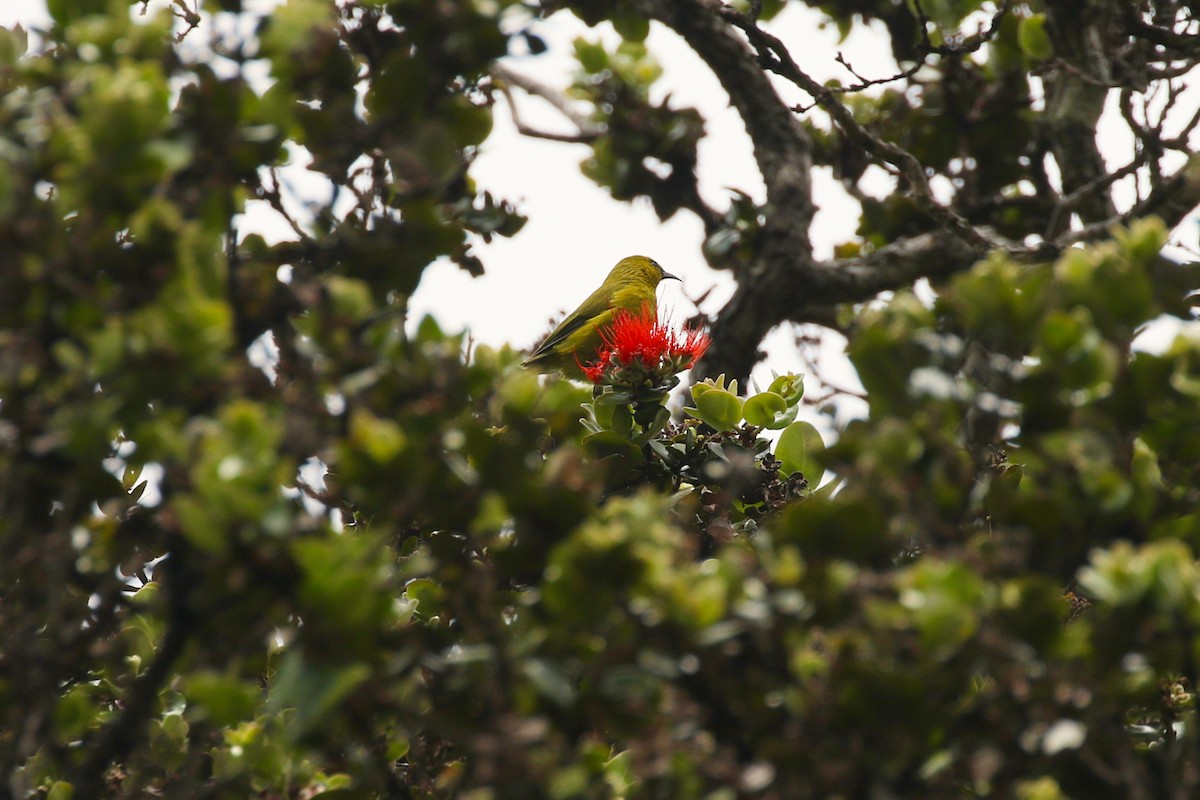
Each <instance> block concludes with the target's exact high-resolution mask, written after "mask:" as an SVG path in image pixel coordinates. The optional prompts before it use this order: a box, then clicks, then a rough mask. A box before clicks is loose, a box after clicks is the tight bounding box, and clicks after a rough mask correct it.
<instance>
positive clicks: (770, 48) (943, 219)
mask: <svg viewBox="0 0 1200 800" xmlns="http://www.w3.org/2000/svg"><path fill="white" fill-rule="evenodd" d="M726 16H728V17H729V18H730V19H731V20H732V21H733V22H734V24H735V25H737V26H738V27H739V28H741V29H742V30H743V31H745V33H746V35H747V36H748V37H749V38H750V41H751V43H752V44H753V45H754V47H755V48H756V49H757V51H758V53H759V58H760V60H761V61H762V62H763V65H764V66H765V67H766V68H767V69H769V70H771V71H772V72H774V73H776V74H777V75H780V76H781V77H784V78H786V79H788V80H789V81H791V82H792V83H794V84H796V85H797V86H799V87H800V88H801V89H803V90H804V91H805V92H807V93H808V94H809V95H810V96H811V97H812V98H813V99H814V100H816V101H817V103H818V104H819V105H820V106H821V107H822V108H823V109H825V111H827V112H828V113H829V115H830V116H831V117H833V119H834V121H835V122H836V123H837V125H838V127H840V128H841V129H842V131H843V132H844V133H845V134H846V135H847V136H848V137H849V138H850V139H851V140H852V141H854V142H855V143H856V144H857V145H858V146H859V147H861V148H863V150H865V151H866V152H867V153H868V154H869V155H871V156H872V157H873V158H875V159H878V160H881V161H884V162H886V163H888V164H891V165H892V166H894V167H896V169H898V170H899V171H900V173H901V174H902V175H903V176H904V178H905V179H906V180H907V181H908V184H909V189H910V191H911V192H912V194H913V198H914V200H915V201H916V203H917V205H918V206H920V208H921V209H922V210H923V211H925V213H926V214H928V215H929V216H930V217H932V218H933V219H934V221H936V222H937V223H938V224H940V225H941V226H943V227H945V228H946V229H947V230H949V231H951V232H953V233H954V235H956V236H958V237H959V238H960V239H962V240H963V241H964V242H966V243H967V244H969V245H971V246H972V247H974V248H976V249H978V250H981V251H987V250H992V249H995V248H996V247H997V244H996V243H995V242H994V241H992V240H991V239H989V238H988V237H986V236H984V235H983V234H982V233H980V232H979V231H978V230H976V229H975V227H974V226H972V225H971V223H969V222H967V220H965V219H964V218H963V217H961V216H959V215H958V214H957V213H955V212H954V211H953V210H951V209H950V208H948V207H946V206H944V205H942V204H941V203H939V202H938V201H937V199H936V198H935V197H934V196H933V191H932V190H931V189H930V187H929V179H928V178H927V177H926V175H925V167H924V166H923V165H922V164H921V162H920V161H918V160H917V158H916V157H915V156H914V155H913V154H912V153H910V152H908V151H907V150H905V149H903V148H901V147H899V146H897V145H895V144H892V143H891V142H889V141H886V140H884V139H881V138H879V137H878V136H876V135H875V134H873V133H871V132H870V131H868V130H867V129H866V128H865V127H863V125H862V124H861V123H860V122H859V121H858V120H857V119H855V118H854V115H853V114H852V113H851V112H850V109H848V108H846V106H845V105H844V104H843V103H842V102H841V101H840V100H838V99H837V97H836V96H834V94H833V93H832V92H831V91H829V90H828V89H827V88H826V87H824V86H822V85H821V84H819V83H818V82H817V81H816V80H815V79H813V78H812V77H811V76H809V75H808V73H806V72H804V70H802V69H800V66H799V65H798V64H797V63H796V62H795V60H794V59H793V58H792V56H791V54H790V53H788V51H787V48H786V47H784V45H783V42H781V41H780V40H779V39H778V38H776V37H775V36H773V35H771V34H769V33H767V32H766V31H764V30H762V29H761V28H759V27H758V26H757V25H756V24H754V23H752V22H751V21H750V20H748V19H746V18H745V17H744V16H742V15H740V14H736V13H727V15H726ZM797 110H799V109H797Z"/></svg>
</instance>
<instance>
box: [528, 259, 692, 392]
mask: <svg viewBox="0 0 1200 800" xmlns="http://www.w3.org/2000/svg"><path fill="white" fill-rule="evenodd" d="M666 278H671V279H672V280H679V278H677V277H676V276H674V275H672V274H671V273H669V272H665V271H664V270H663V268H662V267H660V266H659V265H658V262H656V261H655V260H654V259H652V258H647V257H646V256H629V257H628V258H622V259H621V260H620V261H618V262H617V265H616V266H615V267H613V268H612V272H610V273H608V277H607V278H605V279H604V283H602V284H600V288H599V289H597V290H596V291H594V292H592V293H591V294H590V295H588V298H587V299H586V300H584V301H583V302H582V303H581V304H580V305H579V308H577V309H575V310H574V311H572V312H571V313H570V314H568V315H567V317H566V319H564V320H563V321H562V322H560V323H558V326H557V327H555V329H554V330H552V331H550V335H549V336H547V337H546V338H545V340H544V341H543V342H542V343H541V344H539V345H538V346H537V347H536V348H534V351H533V352H532V353H530V354H529V358H527V359H525V362H524V366H526V367H532V368H534V369H536V370H538V371H539V372H552V371H554V370H556V369H557V370H561V371H562V372H563V373H564V374H566V375H570V376H573V377H578V376H580V375H581V374H582V373H580V371H579V365H580V364H581V363H582V364H587V363H588V362H590V361H595V360H596V353H597V351H598V350H599V349H600V345H601V344H603V339H602V338H601V335H600V330H601V329H602V328H605V327H607V326H608V325H611V324H612V321H613V312H614V311H615V310H616V309H618V308H623V309H626V310H627V311H630V312H632V313H635V314H636V313H639V312H640V311H641V310H642V308H648V309H649V310H650V311H651V313H657V310H658V305H657V302H656V298H655V290H656V289H657V288H658V284H659V282H660V281H662V280H664V279H666Z"/></svg>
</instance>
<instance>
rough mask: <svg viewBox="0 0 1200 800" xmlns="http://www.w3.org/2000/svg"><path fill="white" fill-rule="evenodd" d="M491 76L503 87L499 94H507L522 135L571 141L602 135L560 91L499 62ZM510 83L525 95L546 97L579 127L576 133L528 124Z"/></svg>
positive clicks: (510, 108)
mask: <svg viewBox="0 0 1200 800" xmlns="http://www.w3.org/2000/svg"><path fill="white" fill-rule="evenodd" d="M492 78H493V79H494V80H495V85H496V88H497V89H499V90H500V93H501V94H503V95H504V99H505V100H507V101H508V108H509V113H510V114H511V115H512V121H513V124H514V125H515V126H516V127H517V130H518V131H519V132H520V133H522V134H523V135H525V136H532V137H535V138H538V139H549V140H550V141H554V142H567V143H572V144H588V143H591V142H594V141H596V139H598V138H600V136H602V135H603V133H604V131H603V130H602V129H601V128H599V127H597V126H596V125H595V124H594V123H593V122H592V121H591V120H590V119H588V118H587V116H586V115H584V114H581V113H580V112H579V111H577V110H576V109H574V108H572V107H571V105H570V104H569V103H567V101H566V99H565V98H564V97H563V96H562V94H561V93H560V92H557V91H555V90H554V89H552V88H551V87H549V86H547V85H545V84H544V83H541V82H540V81H536V80H534V79H533V78H530V77H528V76H526V75H522V74H520V73H519V72H514V71H513V70H511V69H509V68H508V67H506V66H505V65H503V64H500V63H496V64H493V65H492ZM510 86H516V87H517V88H518V89H521V90H522V91H524V92H525V93H526V94H530V95H533V96H534V97H540V98H541V99H543V100H545V101H546V102H547V103H549V104H550V105H551V106H553V107H554V108H555V110H557V111H558V112H559V113H560V114H562V115H563V116H564V117H566V118H567V119H568V120H569V121H570V122H571V123H572V124H573V125H574V126H575V127H576V129H577V130H576V132H575V133H554V132H551V131H543V130H540V129H538V128H534V127H532V126H530V125H527V124H526V123H525V122H524V121H523V120H522V119H521V114H520V111H519V110H518V108H517V103H516V101H515V100H514V98H513V94H512V90H511V89H510V88H509V87H510Z"/></svg>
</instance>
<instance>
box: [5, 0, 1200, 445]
mask: <svg viewBox="0 0 1200 800" xmlns="http://www.w3.org/2000/svg"><path fill="white" fill-rule="evenodd" d="M161 2H162V0H155V2H153V3H152V4H151V5H152V7H154V6H157V5H159V4H160V3H161ZM262 2H263V3H271V2H272V0H262ZM248 5H249V4H248ZM256 5H257V3H256ZM47 20H48V18H47V15H46V11H45V3H44V0H0V25H8V24H12V23H13V22H18V21H19V22H21V23H23V24H25V25H26V26H33V27H37V26H39V25H44V24H46V22H47ZM769 27H770V29H771V31H772V32H773V33H775V35H777V36H779V37H780V38H781V39H782V40H783V41H784V42H785V43H786V44H787V45H788V46H789V48H790V49H791V51H792V53H793V54H794V55H795V56H796V57H797V59H798V60H800V61H801V62H802V64H803V65H804V67H805V68H806V69H807V70H808V71H809V72H810V74H812V75H813V76H814V77H816V78H817V79H818V80H824V79H826V78H830V77H838V78H842V79H846V78H847V74H846V72H845V70H844V68H843V67H841V66H840V65H839V64H837V63H836V61H835V57H836V55H837V53H838V51H839V50H840V51H842V52H843V53H845V54H846V57H847V58H848V59H849V60H850V62H851V63H852V64H854V66H855V68H856V69H857V70H858V71H859V72H860V73H863V74H865V75H868V76H883V75H887V74H891V73H892V72H894V70H895V64H894V63H893V62H892V61H891V58H890V53H889V50H888V48H887V47H886V46H885V45H883V41H884V39H883V37H882V35H881V34H880V32H878V31H874V32H873V31H871V30H869V29H863V28H861V27H860V28H859V29H856V32H855V34H854V35H852V36H851V37H850V38H849V39H848V40H847V41H845V42H841V43H839V42H838V41H837V32H836V29H834V28H832V27H829V28H825V27H824V26H823V25H822V16H821V15H820V14H819V13H818V12H815V11H812V10H810V9H808V8H806V7H799V6H794V5H793V6H789V7H788V10H787V11H785V12H784V13H782V14H780V15H779V17H777V18H776V19H775V20H773V21H772V22H771V23H770V26H769ZM536 31H537V32H538V33H539V34H540V35H541V36H543V38H544V39H545V40H546V41H547V43H548V44H549V45H550V52H549V53H546V54H543V55H541V56H538V57H513V58H511V59H510V66H511V67H512V68H513V69H515V70H518V71H522V72H525V73H526V74H529V75H532V76H535V77H537V78H538V79H539V80H541V81H542V82H544V83H549V84H552V85H558V86H565V85H567V84H568V83H569V82H570V80H571V75H572V72H573V69H574V60H573V58H572V48H571V42H572V40H573V39H574V38H575V37H576V36H584V37H586V38H589V39H595V38H596V37H604V38H605V39H606V41H607V42H609V43H610V44H612V43H615V42H616V41H617V39H616V37H615V34H613V32H612V31H611V29H609V28H608V27H607V26H602V27H600V28H597V29H588V28H587V27H586V26H584V25H583V24H582V23H580V22H578V21H577V20H575V19H574V18H573V17H571V16H569V15H567V14H557V15H555V16H553V17H552V18H551V19H549V20H547V21H544V22H542V23H540V24H539V26H538V28H536ZM648 47H649V48H650V51H651V52H652V53H654V54H655V55H656V56H657V58H658V59H659V61H660V62H661V63H662V65H663V67H664V76H663V78H662V80H661V81H660V82H659V87H658V97H662V96H666V95H669V96H670V98H671V103H672V105H675V106H695V107H696V108H698V109H699V110H700V111H701V113H702V114H703V116H704V118H705V120H706V131H707V132H708V136H706V137H705V139H704V140H703V142H702V144H701V149H700V165H699V173H700V176H701V193H702V195H703V196H704V198H705V199H706V201H707V202H708V203H709V204H710V205H712V206H714V207H716V208H718V209H724V208H725V207H726V205H727V203H728V197H729V191H728V190H729V188H736V189H740V190H742V191H744V192H746V193H748V194H749V195H751V196H752V197H754V198H755V199H756V200H759V201H761V200H762V199H763V186H762V181H761V179H760V178H759V176H758V173H757V170H756V168H755V164H754V160H753V157H752V152H751V148H750V143H749V139H748V138H747V136H746V134H745V130H744V127H743V126H742V123H741V120H740V118H739V117H738V115H737V113H736V111H734V110H733V109H732V108H731V107H729V104H728V98H727V96H726V95H725V93H724V92H723V90H722V89H721V88H720V86H719V84H718V83H717V81H716V79H715V78H714V77H713V76H712V74H711V73H710V72H709V71H708V69H707V68H706V67H705V66H704V65H703V63H702V62H701V61H700V60H699V58H698V57H697V56H696V55H695V54H694V53H693V52H692V51H691V50H690V49H689V48H687V46H686V45H685V44H684V43H683V42H682V40H681V39H679V38H678V37H677V36H675V35H674V34H673V33H672V32H670V31H669V30H667V29H665V28H663V27H662V26H659V25H658V24H655V25H654V26H653V27H652V29H651V34H650V37H649V40H648ZM781 91H787V87H782V86H781ZM786 96H787V98H788V99H789V100H790V101H795V102H802V101H806V100H807V98H806V97H804V96H803V95H802V94H800V93H799V92H797V91H796V90H795V89H794V88H792V89H791V93H789V94H787V95H786ZM516 99H517V102H518V103H519V104H520V109H521V114H522V119H523V120H525V121H526V122H527V123H530V124H533V125H535V126H538V127H543V128H551V129H558V130H563V129H564V128H563V121H562V120H561V119H560V118H559V117H558V116H557V112H554V111H553V110H551V109H549V108H548V107H547V106H545V105H544V104H542V103H541V102H540V101H538V100H536V99H533V98H529V97H527V96H524V95H522V94H521V93H520V92H517V93H516ZM496 111H497V113H496V123H495V130H494V132H493V134H492V136H491V137H490V138H489V139H488V140H487V142H486V143H485V145H484V149H483V153H482V155H481V156H480V158H479V159H478V160H477V161H476V163H475V165H474V167H473V169H472V175H473V176H474V178H475V180H476V182H477V184H478V186H479V187H480V188H483V189H488V190H490V191H491V192H492V193H493V194H494V195H496V196H498V197H501V198H505V199H508V200H511V201H514V202H516V203H517V204H518V206H519V208H520V210H521V211H522V212H523V213H524V214H526V215H527V216H528V217H529V222H528V224H527V225H526V226H525V228H524V229H523V230H522V231H521V232H520V233H519V234H518V235H517V236H516V237H515V238H513V239H503V238H498V239H494V240H493V242H492V243H491V244H490V245H484V244H483V243H482V242H479V243H478V244H477V245H476V248H475V250H476V253H477V254H478V255H479V256H480V257H481V258H482V259H483V262H484V264H485V267H486V269H487V274H486V275H485V276H484V277H482V278H478V279H473V278H471V277H470V276H469V275H467V274H466V273H465V272H463V271H461V270H459V269H458V268H457V267H455V266H453V265H452V264H449V263H438V264H435V265H434V266H432V267H430V268H429V269H428V270H427V271H426V273H425V277H424V278H423V280H422V283H421V286H420V287H419V288H418V290H417V292H416V294H415V296H414V297H413V299H412V307H413V319H414V321H415V320H416V319H419V318H420V316H422V315H424V314H426V313H429V314H432V315H433V316H434V317H435V318H436V319H437V320H438V321H439V322H440V323H441V324H442V326H443V327H444V328H446V329H449V330H462V329H465V330H469V331H470V332H471V334H472V335H473V336H474V338H475V339H476V340H477V341H480V342H484V343H487V344H492V345H499V344H502V343H505V342H508V343H511V344H513V345H514V346H517V347H528V346H530V345H532V344H535V343H536V340H537V338H538V337H539V336H540V335H541V334H542V333H544V332H545V331H546V330H548V328H549V323H550V321H551V318H552V317H558V316H561V314H562V313H563V312H565V311H567V310H570V309H571V308H573V307H574V306H575V305H576V304H577V303H578V302H579V301H580V300H581V299H582V298H583V297H584V296H586V295H587V294H588V293H589V292H590V291H591V290H592V289H593V288H595V286H596V285H597V284H598V283H599V281H600V280H601V279H602V278H603V276H604V275H605V274H606V273H607V271H608V270H609V268H611V266H612V265H613V264H614V263H615V262H616V261H618V260H619V259H620V258H622V257H623V256H626V255H631V254H635V253H640V254H644V255H648V256H651V257H653V258H654V259H656V260H657V261H658V262H659V263H661V264H662V265H663V266H664V267H665V268H666V269H667V270H668V271H669V272H672V273H674V274H676V275H679V276H680V277H681V278H682V279H683V281H682V284H679V283H675V282H674V281H667V282H666V283H664V285H663V289H662V290H660V305H661V306H662V307H664V308H668V309H672V308H673V309H674V311H675V318H676V319H677V320H678V319H682V318H684V317H686V316H689V315H690V314H691V313H692V312H693V309H694V308H695V305H694V303H693V302H692V301H693V299H695V298H699V297H700V296H701V295H703V294H704V293H705V292H709V294H708V297H707V299H706V300H705V302H704V304H703V309H704V310H705V311H706V312H710V313H712V312H715V311H716V310H718V309H719V308H720V307H721V305H722V304H723V302H724V300H725V299H726V298H727V297H728V296H729V294H730V292H731V291H732V288H733V284H732V280H731V279H730V278H729V276H728V275H726V274H722V273H717V272H714V271H713V270H711V269H709V268H708V266H707V265H706V264H705V262H704V260H703V258H702V256H701V254H700V243H701V241H702V238H703V232H702V227H701V225H700V223H699V222H698V221H697V220H696V219H695V218H694V217H692V216H691V215H689V214H687V213H681V214H679V215H677V216H676V217H675V218H673V219H671V220H669V221H668V222H666V223H663V222H660V221H659V220H658V218H657V216H656V215H655V214H654V212H653V210H652V209H651V207H650V205H649V203H648V202H639V203H635V204H633V205H629V204H626V203H618V202H616V201H613V200H611V199H610V198H609V197H608V195H607V193H606V192H604V191H603V190H601V189H599V188H597V187H596V186H595V185H594V184H592V183H591V182H590V181H588V180H587V179H586V178H584V177H583V175H582V174H581V172H580V170H579V163H580V162H581V161H582V160H583V159H584V158H585V157H586V156H587V155H588V148H587V147H586V146H583V145H569V144H561V143H554V142H547V141H541V140H534V139H528V138H526V137H522V136H520V135H519V134H517V132H516V130H515V128H514V127H513V125H512V123H511V121H510V119H509V116H508V113H507V109H506V108H504V107H503V105H502V104H501V105H498V107H497V110H496ZM1102 146H1103V147H1104V149H1106V150H1108V151H1109V152H1111V153H1112V154H1113V155H1112V159H1113V161H1112V163H1123V161H1124V159H1126V158H1128V155H1127V154H1128V153H1129V152H1131V150H1130V145H1129V142H1128V137H1127V136H1125V137H1123V136H1119V135H1116V134H1114V135H1112V136H1107V137H1105V138H1104V140H1103V141H1102ZM292 179H293V180H294V182H295V185H296V186H297V187H299V188H300V189H301V191H303V186H304V183H305V178H304V170H303V169H302V168H299V167H298V168H297V169H296V170H295V171H293V173H292ZM888 186H889V182H888V179H886V178H883V179H881V180H880V181H877V182H876V184H875V185H874V186H871V187H869V191H872V192H874V193H879V194H883V193H886V191H887V190H888ZM815 187H816V202H817V204H818V206H819V208H820V210H819V212H818V215H817V219H816V224H815V226H814V228H813V240H814V243H815V245H816V247H817V254H818V255H819V256H825V255H828V254H829V253H830V252H831V250H832V247H833V245H834V244H837V243H839V242H843V241H846V240H848V239H850V238H851V237H852V235H853V232H854V228H855V226H856V222H857V215H858V206H857V203H855V202H854V201H852V200H850V199H849V198H848V197H847V196H846V194H845V193H844V192H843V191H842V189H841V188H840V186H839V185H838V184H837V182H836V181H834V180H833V179H832V178H831V177H830V176H829V175H828V173H827V172H826V171H823V170H822V171H818V174H817V175H816V176H815ZM242 227H243V230H248V229H251V228H259V229H261V230H262V231H263V232H264V233H265V234H266V235H268V236H272V235H274V236H276V237H283V236H286V231H285V229H284V228H283V226H282V223H281V222H280V221H279V220H278V219H277V218H275V217H274V215H273V214H272V213H271V212H269V211H267V212H265V213H263V212H262V210H261V209H260V210H251V211H250V213H248V218H247V222H246V224H245V225H243V226H242ZM1197 227H1198V226H1197V225H1195V224H1194V223H1191V224H1189V225H1185V226H1184V228H1185V229H1186V230H1183V231H1182V233H1183V235H1182V237H1177V239H1181V240H1182V243H1183V244H1185V245H1189V246H1192V247H1195V243H1196V231H1197ZM828 339H829V341H828V342H827V345H826V347H824V348H823V349H822V351H821V363H822V372H823V373H824V374H826V376H827V377H828V378H830V379H831V380H832V381H833V382H834V383H836V384H839V385H841V386H844V387H847V388H858V383H857V380H856V378H855V376H854V373H853V370H852V369H851V368H850V367H849V364H848V363H847V362H846V361H845V359H844V357H843V356H842V355H841V353H840V347H841V342H840V341H839V340H838V337H836V336H830V337H828ZM767 350H768V352H769V354H770V356H769V358H768V359H767V361H766V362H764V363H763V364H761V365H760V367H759V369H758V370H756V372H755V376H756V378H757V379H758V380H759V381H760V383H764V384H765V382H769V379H770V374H771V372H772V370H774V371H776V372H780V373H782V372H788V371H801V370H802V369H803V367H802V364H801V363H800V361H799V359H798V358H797V353H796V350H795V347H794V345H793V336H792V333H791V331H789V330H780V331H776V332H775V334H773V335H772V336H771V337H770V339H769V340H768V342H767ZM764 379H765V381H764ZM813 388H814V387H812V386H810V387H809V391H810V393H811V392H812V390H813ZM857 411H859V409H858V408H856V407H855V406H854V404H851V405H850V406H847V407H843V408H841V409H840V411H839V416H840V417H844V415H845V414H847V413H849V414H853V413H856V412H857ZM813 421H814V422H818V420H816V419H815V418H814V419H813ZM818 424H820V422H818ZM827 426H828V420H825V425H822V427H824V428H825V429H826V430H828V427H827Z"/></svg>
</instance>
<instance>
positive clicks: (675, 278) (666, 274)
mask: <svg viewBox="0 0 1200 800" xmlns="http://www.w3.org/2000/svg"><path fill="white" fill-rule="evenodd" d="M662 279H663V280H664V281H665V280H673V281H679V282H680V283H682V282H683V278H680V277H679V276H678V275H672V274H671V273H669V272H667V271H666V270H665V269H664V270H663V276H662Z"/></svg>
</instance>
